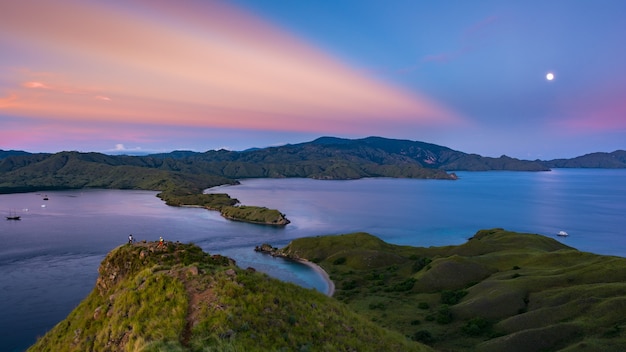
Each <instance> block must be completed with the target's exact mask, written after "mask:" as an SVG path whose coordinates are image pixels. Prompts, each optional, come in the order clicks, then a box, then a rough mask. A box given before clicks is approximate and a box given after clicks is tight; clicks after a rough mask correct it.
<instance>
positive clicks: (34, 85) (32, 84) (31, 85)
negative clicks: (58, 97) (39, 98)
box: [23, 82, 50, 89]
mask: <svg viewBox="0 0 626 352" xmlns="http://www.w3.org/2000/svg"><path fill="white" fill-rule="evenodd" d="M23 85H24V87H26V88H35V89H37V88H42V89H50V87H48V86H47V85H45V84H44V83H41V82H24V84H23Z"/></svg>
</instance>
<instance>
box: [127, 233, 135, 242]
mask: <svg viewBox="0 0 626 352" xmlns="http://www.w3.org/2000/svg"><path fill="white" fill-rule="evenodd" d="M133 242H134V238H133V234H132V233H131V234H130V235H128V244H133Z"/></svg>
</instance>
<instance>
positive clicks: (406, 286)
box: [390, 277, 417, 292]
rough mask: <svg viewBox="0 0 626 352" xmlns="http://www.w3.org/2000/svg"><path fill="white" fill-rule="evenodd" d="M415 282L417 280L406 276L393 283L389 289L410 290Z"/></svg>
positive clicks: (397, 290)
mask: <svg viewBox="0 0 626 352" xmlns="http://www.w3.org/2000/svg"><path fill="white" fill-rule="evenodd" d="M415 282H417V280H416V279H414V278H412V277H411V278H408V279H406V280H404V281H402V282H400V283H398V284H395V285H393V286H392V287H391V288H390V291H394V292H404V291H410V290H411V289H412V288H413V286H414V285H415Z"/></svg>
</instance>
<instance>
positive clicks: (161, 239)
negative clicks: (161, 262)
mask: <svg viewBox="0 0 626 352" xmlns="http://www.w3.org/2000/svg"><path fill="white" fill-rule="evenodd" d="M164 246H165V243H163V237H162V236H159V244H158V245H157V248H163V247H164Z"/></svg>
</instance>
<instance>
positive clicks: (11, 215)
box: [7, 212, 22, 220]
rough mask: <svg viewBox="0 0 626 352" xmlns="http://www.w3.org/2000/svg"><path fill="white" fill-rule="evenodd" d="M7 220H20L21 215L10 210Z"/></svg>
mask: <svg viewBox="0 0 626 352" xmlns="http://www.w3.org/2000/svg"><path fill="white" fill-rule="evenodd" d="M7 220H22V217H21V216H19V215H17V214H15V213H13V212H12V213H10V214H9V215H8V216H7Z"/></svg>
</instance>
